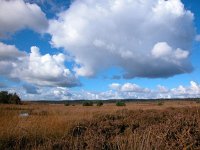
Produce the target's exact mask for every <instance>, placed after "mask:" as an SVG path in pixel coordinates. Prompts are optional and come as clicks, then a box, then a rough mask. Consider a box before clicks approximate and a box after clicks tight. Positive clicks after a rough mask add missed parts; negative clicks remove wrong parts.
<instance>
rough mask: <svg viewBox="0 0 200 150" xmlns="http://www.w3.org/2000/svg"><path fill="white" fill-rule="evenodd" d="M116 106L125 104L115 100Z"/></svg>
mask: <svg viewBox="0 0 200 150" xmlns="http://www.w3.org/2000/svg"><path fill="white" fill-rule="evenodd" d="M116 106H126V104H125V103H124V102H122V101H118V102H116Z"/></svg>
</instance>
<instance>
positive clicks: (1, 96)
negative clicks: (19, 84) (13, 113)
mask: <svg viewBox="0 0 200 150" xmlns="http://www.w3.org/2000/svg"><path fill="white" fill-rule="evenodd" d="M0 103H2V104H21V99H20V98H19V96H18V95H17V94H16V93H14V94H11V93H8V92H7V91H1V92H0Z"/></svg>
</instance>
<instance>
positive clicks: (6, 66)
mask: <svg viewBox="0 0 200 150" xmlns="http://www.w3.org/2000/svg"><path fill="white" fill-rule="evenodd" d="M25 56H26V53H25V52H21V51H19V50H18V49H17V48H16V47H15V46H14V45H6V44H4V43H2V42H0V74H1V75H10V73H11V71H12V70H13V69H14V68H15V66H16V65H17V63H19V62H20V61H21V59H23V57H25Z"/></svg>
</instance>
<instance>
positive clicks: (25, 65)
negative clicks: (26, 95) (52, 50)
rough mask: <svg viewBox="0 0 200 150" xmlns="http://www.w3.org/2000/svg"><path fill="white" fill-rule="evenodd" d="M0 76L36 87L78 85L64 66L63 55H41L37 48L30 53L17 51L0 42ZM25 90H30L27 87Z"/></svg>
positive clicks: (34, 47) (33, 48)
mask: <svg viewBox="0 0 200 150" xmlns="http://www.w3.org/2000/svg"><path fill="white" fill-rule="evenodd" d="M0 54H1V55H0V75H1V76H4V77H6V78H10V79H18V80H21V81H24V82H27V83H31V84H33V85H37V86H60V87H64V86H66V87H73V86H78V85H80V83H79V81H78V79H77V78H76V77H75V76H74V75H73V74H72V73H71V71H70V70H69V69H68V68H66V66H65V61H66V59H65V55H64V54H62V53H59V54H56V55H50V54H45V55H41V54H40V51H39V48H38V47H36V46H32V47H31V52H30V54H29V53H26V52H22V51H20V50H18V49H17V48H16V47H15V46H13V45H6V44H4V43H1V42H0ZM25 88H26V89H28V90H30V88H29V87H28V86H25Z"/></svg>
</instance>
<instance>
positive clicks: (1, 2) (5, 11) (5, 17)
mask: <svg viewBox="0 0 200 150" xmlns="http://www.w3.org/2000/svg"><path fill="white" fill-rule="evenodd" d="M47 27H48V21H47V19H46V16H45V14H44V13H43V12H42V10H41V9H40V7H39V6H38V5H36V4H30V3H25V2H24V1H23V0H0V37H4V36H6V35H7V34H11V33H13V32H15V31H18V30H20V29H24V28H30V29H33V30H35V31H37V32H44V31H45V30H46V28H47Z"/></svg>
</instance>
